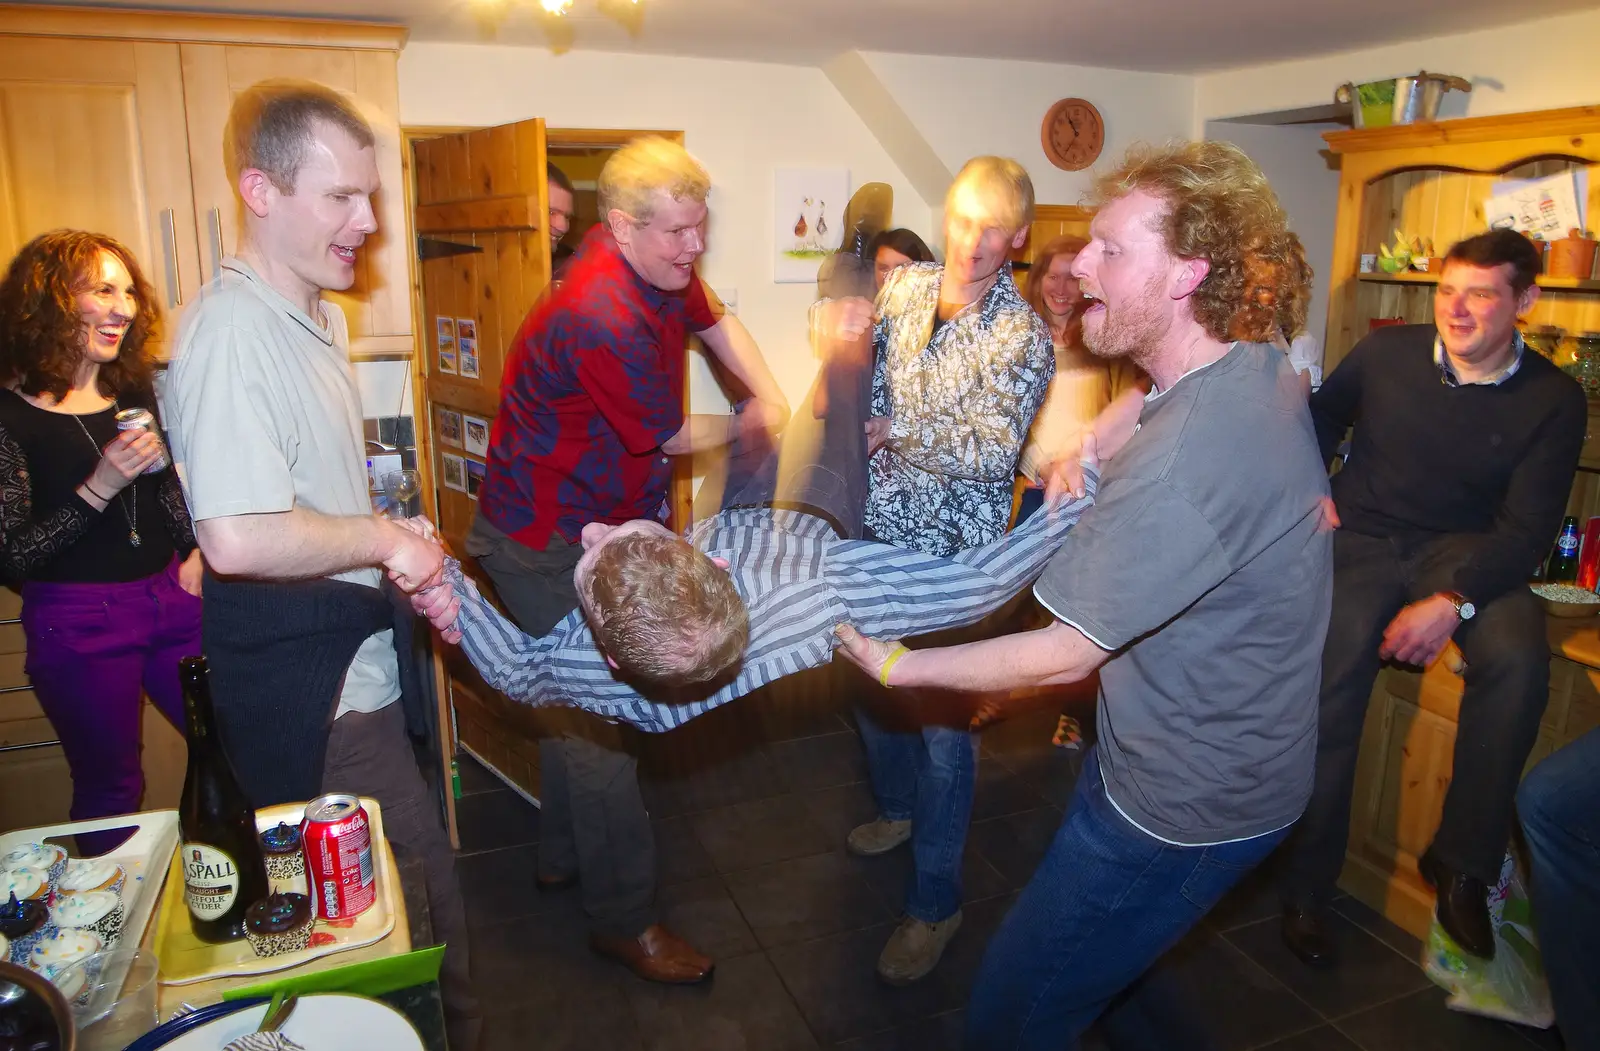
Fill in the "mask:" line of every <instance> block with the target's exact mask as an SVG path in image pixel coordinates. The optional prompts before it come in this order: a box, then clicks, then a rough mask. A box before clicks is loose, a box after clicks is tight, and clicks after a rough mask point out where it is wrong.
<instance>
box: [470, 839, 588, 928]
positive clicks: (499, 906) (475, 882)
mask: <svg viewBox="0 0 1600 1051" xmlns="http://www.w3.org/2000/svg"><path fill="white" fill-rule="evenodd" d="M538 860H539V847H538V845H537V844H534V843H525V844H523V845H521V846H516V847H503V848H501V849H500V850H484V851H479V852H478V853H475V854H463V855H461V856H460V857H458V858H457V859H456V878H457V879H458V880H460V882H461V899H462V901H463V902H464V903H465V905H466V909H467V920H468V921H469V922H470V923H471V924H472V925H473V926H474V927H480V926H490V925H493V924H499V923H504V922H506V921H507V920H514V919H517V918H519V917H522V916H531V915H534V914H535V913H540V912H547V911H549V910H550V909H552V908H560V907H562V906H563V905H564V904H565V900H566V899H567V898H574V899H575V898H577V896H578V891H577V888H572V889H571V890H565V891H558V892H555V893H549V892H546V893H540V892H539V891H538V890H537V889H536V888H535V887H534V875H535V872H536V868H535V866H536V865H537V864H538Z"/></svg>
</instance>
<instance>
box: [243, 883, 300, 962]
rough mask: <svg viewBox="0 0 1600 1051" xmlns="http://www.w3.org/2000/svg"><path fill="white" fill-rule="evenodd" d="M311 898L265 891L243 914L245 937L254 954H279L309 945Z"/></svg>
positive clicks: (298, 949) (295, 950)
mask: <svg viewBox="0 0 1600 1051" xmlns="http://www.w3.org/2000/svg"><path fill="white" fill-rule="evenodd" d="M313 919H314V917H313V916H312V915H311V899H309V898H307V897H306V896H305V895H304V894H268V895H267V896H266V897H265V898H262V899H261V900H260V901H258V902H256V903H255V904H254V905H252V906H250V908H249V910H248V911H246V912H245V914H244V936H245V937H246V938H247V939H249V941H250V948H252V949H254V950H255V953H256V955H257V956H282V955H283V954H284V953H287V952H299V951H300V950H301V949H304V948H305V947H306V946H307V945H310V944H311V927H312V920H313Z"/></svg>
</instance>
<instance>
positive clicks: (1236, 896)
mask: <svg viewBox="0 0 1600 1051" xmlns="http://www.w3.org/2000/svg"><path fill="white" fill-rule="evenodd" d="M1282 912H1283V903H1282V901H1281V900H1280V898H1279V896H1278V887H1277V884H1276V882H1275V880H1274V878H1273V873H1272V872H1271V871H1270V864H1268V865H1262V866H1259V867H1257V868H1255V869H1252V870H1251V871H1250V872H1248V873H1246V874H1245V877H1244V879H1242V880H1240V881H1239V882H1238V883H1236V884H1234V886H1233V889H1232V890H1230V891H1229V892H1228V893H1227V894H1224V895H1223V896H1222V900H1221V901H1219V902H1217V904H1216V905H1215V906H1214V907H1213V908H1212V909H1211V911H1210V912H1208V913H1207V914H1206V923H1207V924H1209V925H1210V926H1211V927H1212V928H1213V929H1215V930H1219V931H1230V930H1232V929H1233V928H1235V927H1244V926H1246V925H1248V924H1252V923H1259V922H1261V921H1262V920H1265V919H1269V918H1277V917H1278V916H1280V915H1281V914H1282Z"/></svg>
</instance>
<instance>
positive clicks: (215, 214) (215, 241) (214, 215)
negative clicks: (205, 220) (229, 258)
mask: <svg viewBox="0 0 1600 1051" xmlns="http://www.w3.org/2000/svg"><path fill="white" fill-rule="evenodd" d="M211 245H212V249H213V250H214V251H215V252H216V256H215V259H216V267H217V269H216V273H215V275H214V276H216V277H221V276H222V257H223V255H225V254H226V253H224V252H223V250H222V209H221V208H213V209H211Z"/></svg>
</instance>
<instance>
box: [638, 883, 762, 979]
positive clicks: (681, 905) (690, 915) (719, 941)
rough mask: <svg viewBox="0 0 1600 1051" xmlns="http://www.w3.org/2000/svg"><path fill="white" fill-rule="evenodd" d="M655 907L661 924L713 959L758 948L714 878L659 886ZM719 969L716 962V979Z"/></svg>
mask: <svg viewBox="0 0 1600 1051" xmlns="http://www.w3.org/2000/svg"><path fill="white" fill-rule="evenodd" d="M656 906H657V908H658V909H659V910H660V912H661V922H662V923H664V924H666V925H667V927H668V928H670V929H671V930H672V931H673V932H674V933H675V934H678V935H679V936H681V937H683V938H685V939H687V940H688V942H689V944H691V945H693V946H694V947H695V948H696V949H699V950H700V951H701V952H703V953H705V954H706V955H707V956H710V957H711V958H712V959H714V960H717V961H722V960H725V959H727V958H729V957H732V956H740V955H743V954H745V953H750V952H755V951H756V949H758V948H759V946H758V945H757V944H756V936H755V935H754V934H752V933H751V932H750V925H749V924H748V923H746V922H745V921H744V916H743V915H741V914H740V912H739V907H738V906H737V905H735V904H734V903H733V897H732V896H731V895H730V894H729V893H728V888H727V887H725V886H724V885H723V883H722V880H720V879H718V878H717V877H715V876H710V877H707V878H705V879H697V880H690V881H688V882H687V883H674V884H672V885H671V886H669V887H662V888H661V890H660V891H659V892H658V893H657V894H656ZM721 970H722V965H721V963H720V962H719V963H718V965H717V971H718V974H719V976H720V974H721Z"/></svg>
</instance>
